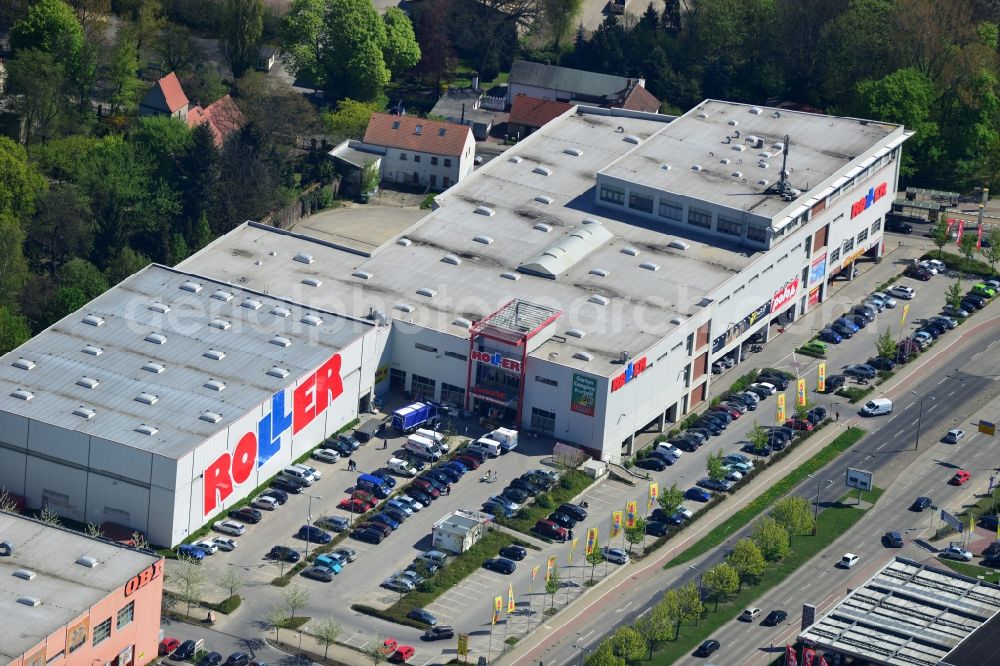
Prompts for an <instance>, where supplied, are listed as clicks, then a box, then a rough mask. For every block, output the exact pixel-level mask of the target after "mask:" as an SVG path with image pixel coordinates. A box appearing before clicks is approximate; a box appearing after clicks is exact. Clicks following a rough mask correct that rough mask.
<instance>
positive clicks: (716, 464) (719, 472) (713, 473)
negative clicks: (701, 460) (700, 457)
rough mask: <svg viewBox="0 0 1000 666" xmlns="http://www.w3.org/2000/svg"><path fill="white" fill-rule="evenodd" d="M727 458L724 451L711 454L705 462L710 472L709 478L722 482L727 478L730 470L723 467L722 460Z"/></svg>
mask: <svg viewBox="0 0 1000 666" xmlns="http://www.w3.org/2000/svg"><path fill="white" fill-rule="evenodd" d="M724 457H725V456H724V455H723V453H722V451H721V450H720V451H718V452H717V453H709V454H708V458H707V459H706V461H705V467H706V469H707V471H708V478H710V479H712V480H713V481H722V480H723V479H725V478H726V474H727V473H728V470H727V469H726V468H725V467H724V466H723V463H722V459H723V458H724Z"/></svg>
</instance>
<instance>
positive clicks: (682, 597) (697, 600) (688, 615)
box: [677, 583, 705, 635]
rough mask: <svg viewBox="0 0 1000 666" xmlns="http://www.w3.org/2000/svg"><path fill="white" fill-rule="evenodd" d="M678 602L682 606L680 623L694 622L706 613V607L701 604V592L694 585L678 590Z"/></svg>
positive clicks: (678, 629)
mask: <svg viewBox="0 0 1000 666" xmlns="http://www.w3.org/2000/svg"><path fill="white" fill-rule="evenodd" d="M677 600H678V602H679V606H680V622H694V621H696V620H697V619H698V618H700V617H701V615H702V613H704V612H705V606H704V605H703V604H702V603H701V590H699V589H698V586H697V585H695V584H694V583H688V584H687V585H684V586H682V587H681V588H680V589H678V590H677ZM680 622H678V624H677V633H678V635H679V634H680V631H681V627H680Z"/></svg>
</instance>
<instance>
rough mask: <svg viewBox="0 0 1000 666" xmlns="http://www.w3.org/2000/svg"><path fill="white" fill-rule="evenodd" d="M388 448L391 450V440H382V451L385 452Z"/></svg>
mask: <svg viewBox="0 0 1000 666" xmlns="http://www.w3.org/2000/svg"><path fill="white" fill-rule="evenodd" d="M387 448H389V440H388V439H383V440H382V450H383V451H384V450H385V449H387Z"/></svg>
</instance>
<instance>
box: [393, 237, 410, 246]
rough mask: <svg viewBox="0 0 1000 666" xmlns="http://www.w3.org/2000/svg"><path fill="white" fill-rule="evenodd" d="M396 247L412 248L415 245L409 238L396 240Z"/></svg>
mask: <svg viewBox="0 0 1000 666" xmlns="http://www.w3.org/2000/svg"><path fill="white" fill-rule="evenodd" d="M396 245H402V246H403V247H410V246H411V245H413V241H411V240H410V239H409V238H400V239H398V240H396Z"/></svg>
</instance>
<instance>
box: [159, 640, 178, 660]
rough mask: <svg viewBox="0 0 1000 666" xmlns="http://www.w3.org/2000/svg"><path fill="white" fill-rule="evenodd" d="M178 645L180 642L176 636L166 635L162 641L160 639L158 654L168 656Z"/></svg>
mask: <svg viewBox="0 0 1000 666" xmlns="http://www.w3.org/2000/svg"><path fill="white" fill-rule="evenodd" d="M180 646H181V642H180V641H179V640H177V639H176V638H170V637H169V636H168V637H167V638H164V639H163V640H162V641H160V656H161V657H166V656H169V655H171V654H173V653H174V652H175V651H176V650H177V648H179V647H180Z"/></svg>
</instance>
